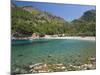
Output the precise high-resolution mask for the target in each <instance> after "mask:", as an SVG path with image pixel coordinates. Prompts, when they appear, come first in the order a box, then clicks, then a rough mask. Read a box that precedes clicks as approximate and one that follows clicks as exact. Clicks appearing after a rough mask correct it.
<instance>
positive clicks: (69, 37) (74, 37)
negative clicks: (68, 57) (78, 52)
mask: <svg viewBox="0 0 100 75" xmlns="http://www.w3.org/2000/svg"><path fill="white" fill-rule="evenodd" d="M43 38H44V39H75V40H91V41H95V40H96V37H88V36H87V37H81V36H67V37H52V36H46V37H43Z"/></svg>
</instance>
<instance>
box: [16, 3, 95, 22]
mask: <svg viewBox="0 0 100 75" xmlns="http://www.w3.org/2000/svg"><path fill="white" fill-rule="evenodd" d="M14 3H15V4H16V5H17V6H33V7H35V8H38V9H40V10H42V11H46V12H49V13H51V14H53V15H55V16H59V17H61V18H64V19H65V20H67V21H72V20H74V19H77V18H79V17H81V16H82V15H83V13H84V12H85V11H87V10H90V9H95V6H90V5H73V4H55V3H43V2H29V1H28V2H25V1H14Z"/></svg>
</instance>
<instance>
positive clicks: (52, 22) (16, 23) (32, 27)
mask: <svg viewBox="0 0 100 75" xmlns="http://www.w3.org/2000/svg"><path fill="white" fill-rule="evenodd" d="M11 8H12V11H11V13H12V34H17V36H30V35H32V33H38V34H49V35H53V34H61V33H64V32H65V30H64V29H65V25H66V24H67V22H66V21H65V20H64V19H62V18H60V17H57V16H53V15H52V14H50V13H47V12H44V11H40V10H38V9H36V8H33V7H31V6H24V7H18V6H17V7H11ZM62 28H63V29H62Z"/></svg>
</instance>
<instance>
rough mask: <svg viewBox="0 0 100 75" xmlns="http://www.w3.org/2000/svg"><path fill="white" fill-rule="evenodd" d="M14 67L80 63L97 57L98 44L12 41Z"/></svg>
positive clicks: (76, 41)
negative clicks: (32, 64) (37, 64)
mask: <svg viewBox="0 0 100 75" xmlns="http://www.w3.org/2000/svg"><path fill="white" fill-rule="evenodd" d="M11 48H12V50H11V52H12V56H11V57H12V58H11V60H12V65H14V64H16V65H27V64H29V63H34V64H35V63H64V64H68V63H79V62H84V61H85V60H87V59H88V58H89V57H95V56H96V42H95V41H83V40H67V39H52V40H46V39H40V40H39V39H37V40H33V41H29V40H26V41H25V40H22V41H18V40H17V41H12V47H11Z"/></svg>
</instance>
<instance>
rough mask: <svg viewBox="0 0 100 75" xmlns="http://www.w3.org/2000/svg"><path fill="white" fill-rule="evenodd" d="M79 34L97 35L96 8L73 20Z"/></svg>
mask: <svg viewBox="0 0 100 75" xmlns="http://www.w3.org/2000/svg"><path fill="white" fill-rule="evenodd" d="M72 24H73V27H75V32H76V33H77V35H85V36H95V35H96V10H93V9H92V10H88V11H86V12H84V14H83V15H82V16H81V17H80V18H79V19H76V20H73V21H72Z"/></svg>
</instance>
